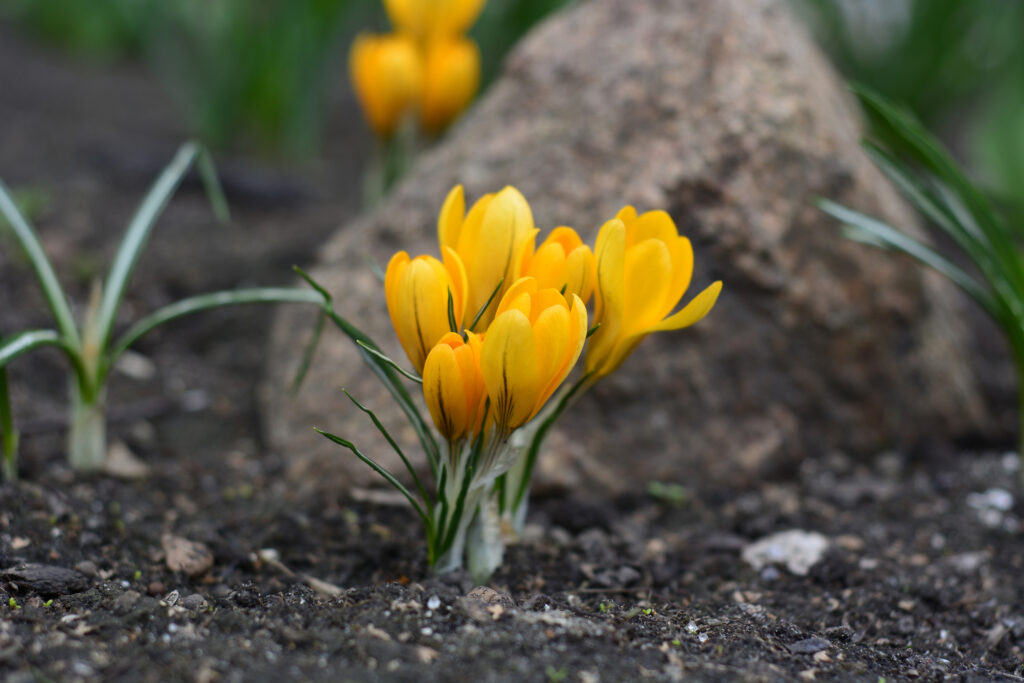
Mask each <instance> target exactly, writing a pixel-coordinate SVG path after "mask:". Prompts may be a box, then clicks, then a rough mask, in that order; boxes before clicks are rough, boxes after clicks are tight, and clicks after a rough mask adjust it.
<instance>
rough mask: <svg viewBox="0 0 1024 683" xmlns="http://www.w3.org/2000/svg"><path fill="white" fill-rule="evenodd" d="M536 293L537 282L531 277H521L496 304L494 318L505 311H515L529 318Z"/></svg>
mask: <svg viewBox="0 0 1024 683" xmlns="http://www.w3.org/2000/svg"><path fill="white" fill-rule="evenodd" d="M536 291H537V280H535V279H534V278H532V277H522V278H519V279H518V280H516V281H515V282H513V283H512V286H511V287H509V288H508V291H506V292H505V293H504V294H503V295H502V297H501V301H499V302H498V308H497V309H496V310H495V312H494V315H495V317H497V316H499V315H501V314H502V313H504V312H505V311H511V310H517V311H519V312H521V313H522V314H523V315H525V316H526V317H527V318H528V319H529V318H530V311H531V309H532V306H533V294H534V293H535V292H536Z"/></svg>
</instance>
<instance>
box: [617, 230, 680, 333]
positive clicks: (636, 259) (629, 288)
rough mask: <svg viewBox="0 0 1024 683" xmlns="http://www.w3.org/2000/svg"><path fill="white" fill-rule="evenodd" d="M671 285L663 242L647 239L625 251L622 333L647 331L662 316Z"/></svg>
mask: <svg viewBox="0 0 1024 683" xmlns="http://www.w3.org/2000/svg"><path fill="white" fill-rule="evenodd" d="M671 282H672V260H671V256H670V255H669V252H668V248H667V247H666V246H665V243H664V242H661V241H659V240H656V239H649V240H644V241H643V242H640V243H639V244H636V245H634V246H632V247H629V248H627V249H626V264H625V276H624V284H625V290H624V295H625V296H624V302H623V306H622V330H623V334H632V333H633V332H638V331H640V330H644V329H647V328H648V327H650V326H651V325H654V324H656V323H657V322H658V321H659V320H661V319H662V317H664V315H665V313H667V311H666V310H665V308H664V303H665V295H666V294H667V293H668V288H669V286H670V284H671ZM670 305H671V304H670Z"/></svg>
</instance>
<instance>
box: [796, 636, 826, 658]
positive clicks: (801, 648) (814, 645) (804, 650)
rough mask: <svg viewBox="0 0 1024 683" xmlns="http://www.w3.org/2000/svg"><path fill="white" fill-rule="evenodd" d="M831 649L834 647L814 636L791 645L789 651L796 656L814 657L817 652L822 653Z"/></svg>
mask: <svg viewBox="0 0 1024 683" xmlns="http://www.w3.org/2000/svg"><path fill="white" fill-rule="evenodd" d="M830 647H832V644H831V643H829V642H828V641H827V640H825V639H824V638H818V637H817V636H812V637H811V638H804V639H803V640H798V641H796V642H795V643H793V644H791V645H789V646H788V649H789V651H790V652H792V653H793V654H795V655H813V654H814V653H815V652H821V651H822V650H827V649H828V648H830Z"/></svg>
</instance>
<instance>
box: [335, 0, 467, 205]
mask: <svg viewBox="0 0 1024 683" xmlns="http://www.w3.org/2000/svg"><path fill="white" fill-rule="evenodd" d="M384 5H385V8H386V9H387V12H388V17H389V18H390V20H391V23H392V25H393V27H394V29H395V32H394V33H391V34H383V35H373V34H368V33H361V34H359V36H357V37H356V39H355V42H354V43H353V44H352V49H351V51H350V53H349V72H350V76H351V79H352V86H353V89H354V90H355V93H356V97H357V98H358V100H359V103H360V106H361V107H362V110H363V115H364V116H365V117H366V120H367V123H369V125H370V128H372V129H373V132H374V133H375V135H376V136H377V139H378V141H379V143H380V144H379V145H378V152H377V154H376V155H375V158H374V161H373V163H372V164H371V167H370V169H369V171H368V174H367V181H366V192H365V202H366V204H368V205H372V204H376V203H377V202H378V201H380V199H381V198H383V196H384V195H385V194H387V191H388V189H389V188H390V187H391V186H392V185H393V184H394V183H395V182H396V181H397V180H398V179H399V178H400V177H401V176H402V174H403V172H404V169H405V168H406V166H408V164H409V161H410V159H411V158H412V156H413V155H414V154H415V150H416V147H417V145H418V137H419V136H420V135H423V136H427V137H430V138H436V137H438V136H439V135H440V134H441V133H442V132H444V130H445V129H446V128H447V127H448V126H449V125H451V123H452V122H453V121H455V120H456V119H457V118H458V117H459V115H460V114H462V112H463V111H465V110H466V108H467V107H469V105H470V104H471V103H472V101H473V98H474V97H475V96H476V93H477V90H478V89H479V87H480V49H479V47H477V44H476V43H475V42H474V41H473V40H472V39H471V38H469V37H467V36H466V35H465V34H464V32H465V31H467V30H468V29H469V27H470V26H472V24H473V22H474V21H476V19H477V17H478V16H479V14H480V11H481V10H482V9H483V6H484V0H385V2H384ZM414 115H418V116H416V117H414ZM416 118H418V122H419V129H418V130H417V127H416V125H415V121H414V119H416Z"/></svg>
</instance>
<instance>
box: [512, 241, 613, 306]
mask: <svg viewBox="0 0 1024 683" xmlns="http://www.w3.org/2000/svg"><path fill="white" fill-rule="evenodd" d="M522 274H523V275H524V276H527V277H532V278H534V279H535V280H537V286H538V287H540V288H542V289H543V288H546V287H553V288H555V289H557V290H559V291H561V290H562V288H563V287H564V288H565V294H566V296H568V295H569V294H575V295H577V296H578V297H579V298H580V299H582V300H583V303H587V302H588V301H590V296H591V295H592V294H593V293H594V285H595V284H596V283H597V262H596V261H595V259H594V252H592V251H591V250H590V247H588V246H587V245H586V244H584V243H583V240H581V239H580V236H579V235H578V234H576V231H575V230H573V229H572V228H567V227H560V228H555V229H554V230H552V231H551V234H550V235H548V237H547V239H546V240H544V243H543V244H541V245H540V247H538V248H537V251H535V252H533V253H531V252H529V251H527V252H526V254H525V256H524V260H523V267H522Z"/></svg>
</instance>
